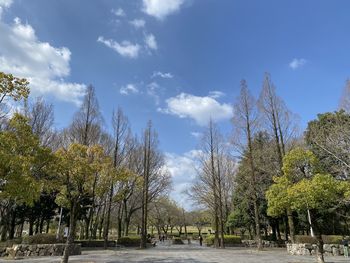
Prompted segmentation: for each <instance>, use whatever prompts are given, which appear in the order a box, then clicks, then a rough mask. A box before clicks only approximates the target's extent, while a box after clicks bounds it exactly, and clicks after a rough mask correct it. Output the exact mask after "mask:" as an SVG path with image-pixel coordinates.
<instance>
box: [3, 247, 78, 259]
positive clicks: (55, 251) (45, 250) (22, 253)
mask: <svg viewBox="0 0 350 263" xmlns="http://www.w3.org/2000/svg"><path fill="white" fill-rule="evenodd" d="M65 246H66V245H65V244H40V245H24V244H20V245H13V246H12V247H8V248H6V250H5V252H3V253H1V252H2V251H3V250H2V249H1V248H0V253H1V256H2V257H4V256H9V257H11V258H21V257H37V256H62V255H63V251H64V248H65ZM70 254H71V255H81V245H80V244H74V245H73V246H72V250H71V253H70Z"/></svg>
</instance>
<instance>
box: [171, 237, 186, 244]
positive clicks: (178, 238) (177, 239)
mask: <svg viewBox="0 0 350 263" xmlns="http://www.w3.org/2000/svg"><path fill="white" fill-rule="evenodd" d="M173 244H174V245H183V244H184V242H183V241H182V239H181V238H180V237H175V238H173Z"/></svg>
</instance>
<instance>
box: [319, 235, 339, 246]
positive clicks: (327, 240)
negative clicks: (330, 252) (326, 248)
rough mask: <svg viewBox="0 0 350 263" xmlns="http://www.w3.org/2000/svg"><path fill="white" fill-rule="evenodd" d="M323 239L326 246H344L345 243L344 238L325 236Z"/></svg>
mask: <svg viewBox="0 0 350 263" xmlns="http://www.w3.org/2000/svg"><path fill="white" fill-rule="evenodd" d="M322 239H323V242H324V243H325V244H342V241H343V237H342V236H336V235H323V236H322Z"/></svg>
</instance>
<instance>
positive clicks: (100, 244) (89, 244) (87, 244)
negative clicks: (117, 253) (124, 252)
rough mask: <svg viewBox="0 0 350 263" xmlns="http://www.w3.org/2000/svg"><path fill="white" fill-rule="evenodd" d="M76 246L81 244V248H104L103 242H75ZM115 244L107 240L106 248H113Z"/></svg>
mask: <svg viewBox="0 0 350 263" xmlns="http://www.w3.org/2000/svg"><path fill="white" fill-rule="evenodd" d="M75 243H77V244H81V247H104V243H105V242H104V240H77V241H75ZM115 245H116V242H115V241H113V240H108V242H107V247H115Z"/></svg>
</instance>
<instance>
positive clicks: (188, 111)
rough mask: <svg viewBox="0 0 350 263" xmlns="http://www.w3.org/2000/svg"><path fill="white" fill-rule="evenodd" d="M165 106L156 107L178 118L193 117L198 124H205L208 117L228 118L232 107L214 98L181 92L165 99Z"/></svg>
mask: <svg viewBox="0 0 350 263" xmlns="http://www.w3.org/2000/svg"><path fill="white" fill-rule="evenodd" d="M166 103H167V107H166V108H165V109H158V111H160V112H162V113H167V114H172V115H175V116H178V117H179V118H190V119H193V120H194V121H195V122H196V123H197V124H198V125H201V126H205V125H207V124H208V122H209V120H210V118H211V119H212V120H214V121H220V120H224V119H229V118H231V116H232V107H231V105H229V104H226V103H219V102H218V101H217V100H216V99H215V98H212V97H209V96H205V97H199V96H195V95H191V94H187V93H181V94H179V95H177V96H176V97H172V98H169V99H167V100H166Z"/></svg>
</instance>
